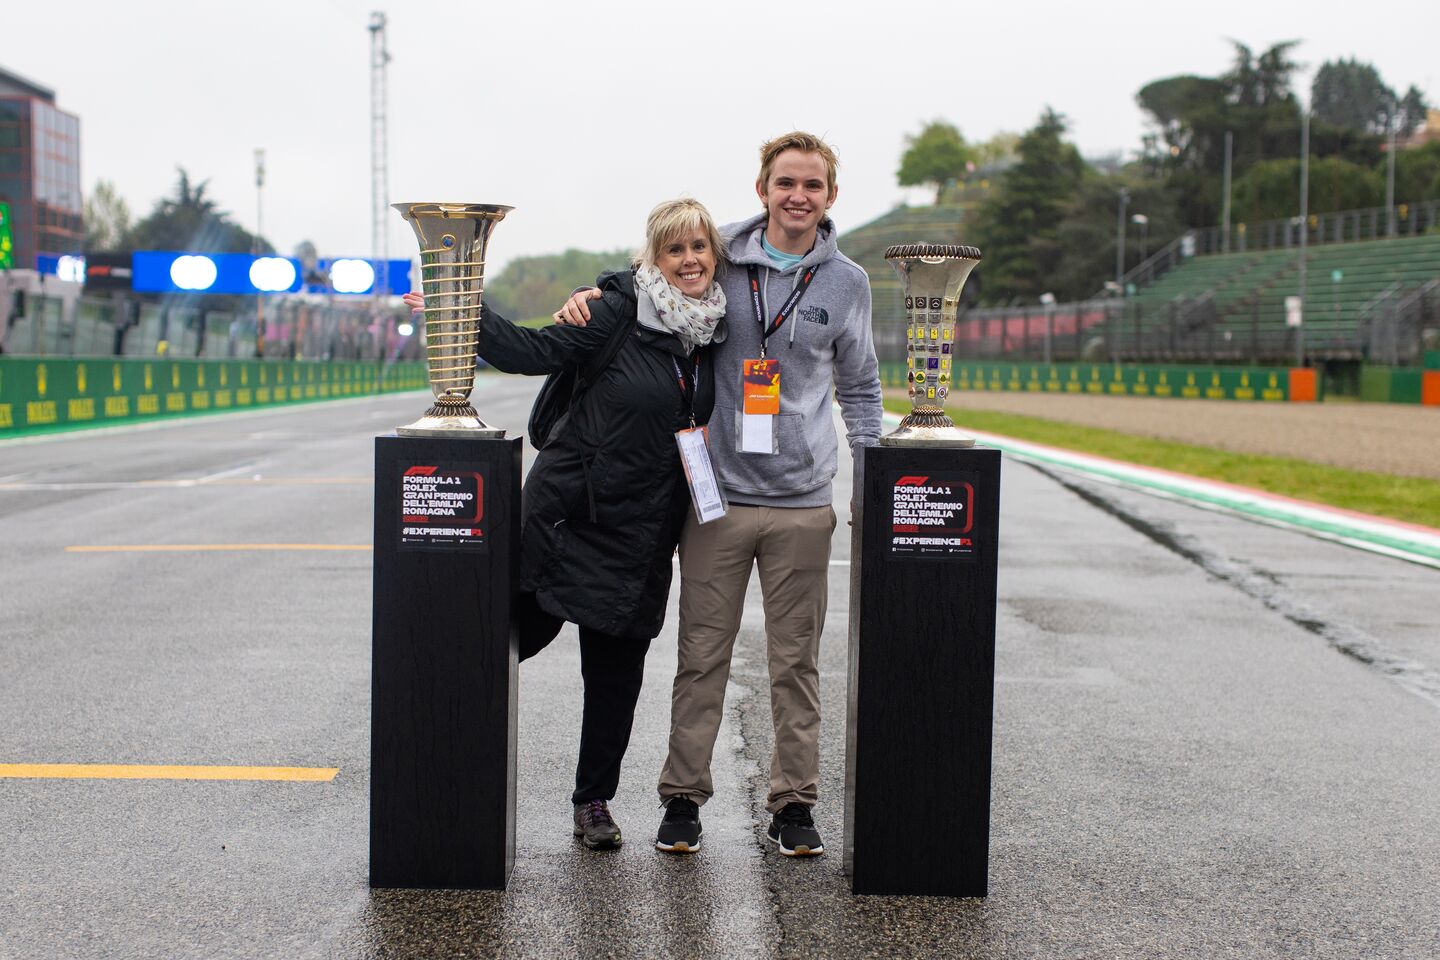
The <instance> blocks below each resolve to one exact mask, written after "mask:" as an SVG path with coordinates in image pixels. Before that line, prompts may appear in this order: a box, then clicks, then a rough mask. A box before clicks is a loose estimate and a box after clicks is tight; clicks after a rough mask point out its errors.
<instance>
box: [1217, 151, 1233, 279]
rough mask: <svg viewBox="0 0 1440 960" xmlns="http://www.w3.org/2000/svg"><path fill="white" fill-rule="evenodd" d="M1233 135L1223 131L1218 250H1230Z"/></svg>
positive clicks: (1225, 251)
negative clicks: (1222, 197) (1221, 192)
mask: <svg viewBox="0 0 1440 960" xmlns="http://www.w3.org/2000/svg"><path fill="white" fill-rule="evenodd" d="M1234 145H1235V137H1234V135H1233V134H1231V132H1230V131H1229V130H1226V131H1225V206H1224V210H1223V211H1222V212H1221V214H1220V219H1221V234H1220V252H1221V253H1229V252H1230V159H1231V154H1232V153H1233V152H1234V151H1233V147H1234Z"/></svg>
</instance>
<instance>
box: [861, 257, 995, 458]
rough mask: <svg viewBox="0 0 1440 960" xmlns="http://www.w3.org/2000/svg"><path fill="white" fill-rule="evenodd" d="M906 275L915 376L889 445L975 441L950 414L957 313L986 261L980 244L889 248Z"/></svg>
mask: <svg viewBox="0 0 1440 960" xmlns="http://www.w3.org/2000/svg"><path fill="white" fill-rule="evenodd" d="M885 259H886V260H889V261H890V265H891V266H893V267H894V268H895V272H896V273H898V274H899V275H900V284H901V286H902V288H903V292H904V294H905V312H906V314H907V316H906V328H905V360H906V365H907V366H908V367H909V371H910V376H909V381H910V413H909V415H907V416H906V417H905V418H904V419H903V420H901V421H900V427H899V429H897V430H896V431H895V432H894V433H890V434H887V435H886V436H883V437H881V438H880V443H881V444H883V445H885V446H887V447H919V446H941V447H971V446H974V445H975V439H974V438H973V437H969V436H966V435H965V434H964V433H963V432H962V431H960V430H959V429H958V428H957V427H956V426H955V424H954V422H953V421H951V419H950V418H949V417H948V416H946V415H945V397H946V395H947V394H949V392H950V384H951V382H952V380H953V376H954V369H953V368H954V362H955V313H956V310H957V308H958V307H959V305H960V290H961V288H962V287H964V286H965V280H966V278H967V277H969V276H970V271H971V270H973V269H975V265H976V264H977V263H979V262H980V251H979V250H978V249H976V248H975V247H967V246H961V245H959V244H949V243H907V244H901V245H899V246H894V247H891V248H890V249H888V250H886V251H885Z"/></svg>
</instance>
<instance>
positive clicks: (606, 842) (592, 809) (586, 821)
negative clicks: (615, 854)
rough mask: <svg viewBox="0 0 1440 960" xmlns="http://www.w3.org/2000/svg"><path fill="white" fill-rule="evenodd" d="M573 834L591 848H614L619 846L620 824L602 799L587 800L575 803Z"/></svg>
mask: <svg viewBox="0 0 1440 960" xmlns="http://www.w3.org/2000/svg"><path fill="white" fill-rule="evenodd" d="M575 836H577V837H579V838H580V842H581V843H583V844H585V846H587V847H589V848H590V849H591V850H614V849H615V848H616V847H618V846H620V825H619V824H618V823H616V822H615V818H614V817H612V816H610V807H609V805H608V804H606V803H605V801H604V800H587V801H586V802H584V803H577V804H575Z"/></svg>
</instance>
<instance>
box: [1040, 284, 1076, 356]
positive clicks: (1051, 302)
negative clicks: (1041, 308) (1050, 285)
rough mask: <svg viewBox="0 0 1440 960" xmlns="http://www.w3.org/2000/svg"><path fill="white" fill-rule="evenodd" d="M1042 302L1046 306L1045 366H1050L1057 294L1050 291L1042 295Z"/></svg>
mask: <svg viewBox="0 0 1440 960" xmlns="http://www.w3.org/2000/svg"><path fill="white" fill-rule="evenodd" d="M1040 302H1041V303H1042V304H1044V305H1045V365H1046V366H1049V365H1050V340H1051V338H1052V337H1054V336H1055V294H1053V293H1050V292H1049V291H1046V292H1045V293H1042V294H1040ZM1076 322H1077V323H1078V322H1079V320H1078V319H1077V320H1076Z"/></svg>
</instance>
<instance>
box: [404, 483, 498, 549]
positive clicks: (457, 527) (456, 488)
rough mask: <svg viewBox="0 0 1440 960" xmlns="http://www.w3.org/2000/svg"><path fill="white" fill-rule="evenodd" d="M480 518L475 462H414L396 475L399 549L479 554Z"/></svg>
mask: <svg viewBox="0 0 1440 960" xmlns="http://www.w3.org/2000/svg"><path fill="white" fill-rule="evenodd" d="M484 519H485V477H484V475H483V474H482V472H481V471H480V469H479V467H478V466H477V465H476V464H467V463H431V464H415V465H412V466H408V467H406V468H405V471H404V473H402V474H401V476H400V549H401V550H474V551H484V550H486V549H487V548H488V543H487V541H486V539H485V531H484V525H483V521H484Z"/></svg>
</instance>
